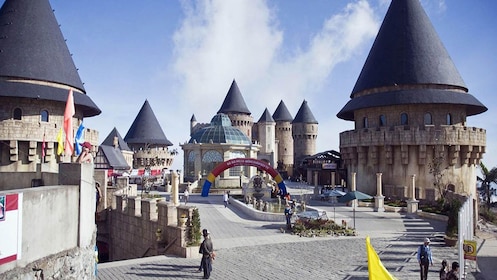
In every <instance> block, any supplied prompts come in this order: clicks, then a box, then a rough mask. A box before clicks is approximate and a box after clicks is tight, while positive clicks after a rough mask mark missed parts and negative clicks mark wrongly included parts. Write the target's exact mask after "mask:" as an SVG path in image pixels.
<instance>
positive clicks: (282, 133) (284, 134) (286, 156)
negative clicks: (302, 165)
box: [273, 100, 293, 178]
mask: <svg viewBox="0 0 497 280" xmlns="http://www.w3.org/2000/svg"><path fill="white" fill-rule="evenodd" d="M273 119H274V121H275V122H276V127H275V132H276V133H275V134H276V142H277V146H278V160H277V169H278V172H280V173H281V174H282V176H283V175H286V176H284V178H285V177H287V176H293V138H292V121H293V117H292V115H290V112H289V111H288V108H287V107H286V105H285V102H283V100H281V101H280V103H279V104H278V107H276V110H275V111H274V114H273Z"/></svg>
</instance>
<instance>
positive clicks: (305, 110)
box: [292, 100, 318, 168]
mask: <svg viewBox="0 0 497 280" xmlns="http://www.w3.org/2000/svg"><path fill="white" fill-rule="evenodd" d="M292 137H293V153H294V157H293V161H294V162H293V166H294V168H299V166H300V165H301V163H302V160H303V159H304V158H305V157H306V156H311V155H314V154H315V153H316V139H317V138H318V122H317V121H316V118H314V115H313V114H312V112H311V109H310V108H309V105H307V101H305V100H304V101H303V102H302V105H300V108H299V111H298V112H297V115H296V116H295V119H293V121H292Z"/></svg>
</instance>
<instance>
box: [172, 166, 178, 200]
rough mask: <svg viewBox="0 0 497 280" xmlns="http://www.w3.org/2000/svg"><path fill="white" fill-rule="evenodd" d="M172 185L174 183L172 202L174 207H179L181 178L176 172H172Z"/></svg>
mask: <svg viewBox="0 0 497 280" xmlns="http://www.w3.org/2000/svg"><path fill="white" fill-rule="evenodd" d="M171 181H172V182H171V183H172V189H171V202H172V203H173V205H174V206H178V205H179V176H178V173H176V171H171Z"/></svg>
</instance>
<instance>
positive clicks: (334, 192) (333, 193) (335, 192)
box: [326, 190, 345, 221]
mask: <svg viewBox="0 0 497 280" xmlns="http://www.w3.org/2000/svg"><path fill="white" fill-rule="evenodd" d="M343 195H345V192H341V191H339V190H331V191H330V192H328V193H326V196H331V197H333V198H334V199H333V220H334V221H336V217H335V204H336V198H335V197H339V196H343Z"/></svg>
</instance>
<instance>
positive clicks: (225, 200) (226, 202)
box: [223, 191, 229, 208]
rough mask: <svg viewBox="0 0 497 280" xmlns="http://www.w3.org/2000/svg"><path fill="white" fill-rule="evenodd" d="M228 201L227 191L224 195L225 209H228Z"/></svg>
mask: <svg viewBox="0 0 497 280" xmlns="http://www.w3.org/2000/svg"><path fill="white" fill-rule="evenodd" d="M228 200H229V196H228V192H227V191H225V192H224V194H223V201H224V208H226V207H228Z"/></svg>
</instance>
